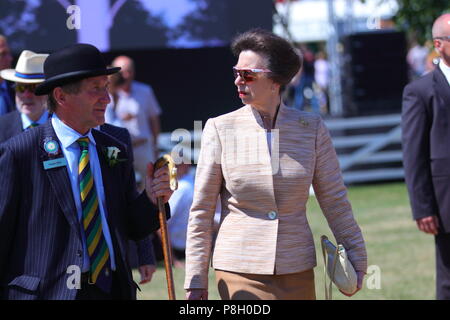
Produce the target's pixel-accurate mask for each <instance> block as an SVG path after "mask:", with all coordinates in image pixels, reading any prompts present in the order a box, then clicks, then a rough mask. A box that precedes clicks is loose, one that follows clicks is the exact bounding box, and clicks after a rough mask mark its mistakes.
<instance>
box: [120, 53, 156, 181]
mask: <svg viewBox="0 0 450 320" xmlns="http://www.w3.org/2000/svg"><path fill="white" fill-rule="evenodd" d="M112 65H113V66H114V67H120V68H121V76H122V77H123V84H122V85H121V86H120V87H119V90H118V91H117V93H118V99H117V102H116V105H115V113H116V116H117V118H118V119H120V120H121V122H122V124H123V125H124V126H125V128H127V129H128V131H129V132H130V134H131V137H132V139H133V140H132V141H133V152H134V161H135V162H134V168H135V170H136V172H137V173H139V175H140V176H141V177H145V175H146V170H147V163H148V162H153V161H155V160H156V159H157V157H158V148H157V141H158V135H159V132H160V120H159V115H160V114H161V108H160V106H159V103H158V101H157V100H156V97H155V95H154V93H153V89H152V88H151V87H150V86H149V85H147V84H144V83H141V82H138V81H136V80H134V78H135V65H134V62H133V60H132V59H131V58H129V57H127V56H119V57H117V58H115V59H114V61H113V62H112ZM141 188H142V185H141V187H140V189H141Z"/></svg>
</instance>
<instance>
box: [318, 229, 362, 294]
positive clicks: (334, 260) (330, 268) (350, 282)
mask: <svg viewBox="0 0 450 320" xmlns="http://www.w3.org/2000/svg"><path fill="white" fill-rule="evenodd" d="M320 242H321V244H322V253H323V259H324V265H325V266H324V274H325V299H327V300H331V284H332V283H334V284H335V285H336V287H338V288H339V289H340V290H341V291H343V292H345V293H348V294H350V293H353V292H355V291H356V288H357V276H356V271H355V269H354V268H353V265H352V263H351V262H350V260H349V259H348V257H347V252H346V251H345V248H344V246H343V245H341V244H338V246H337V248H336V246H335V245H334V244H333V243H332V242H331V241H330V240H328V238H327V237H326V236H322V237H321V238H320ZM327 274H328V277H329V279H330V283H329V285H328V286H327Z"/></svg>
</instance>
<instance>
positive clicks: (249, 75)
mask: <svg viewBox="0 0 450 320" xmlns="http://www.w3.org/2000/svg"><path fill="white" fill-rule="evenodd" d="M268 72H272V71H270V70H268V69H251V68H242V69H241V68H236V67H233V74H234V78H235V79H236V78H237V77H238V76H239V77H241V79H244V81H245V82H252V81H255V80H256V79H257V77H258V74H261V73H268Z"/></svg>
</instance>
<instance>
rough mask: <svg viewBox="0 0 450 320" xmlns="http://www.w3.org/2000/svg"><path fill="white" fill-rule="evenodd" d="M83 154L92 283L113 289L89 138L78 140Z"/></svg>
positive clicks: (81, 175)
mask: <svg viewBox="0 0 450 320" xmlns="http://www.w3.org/2000/svg"><path fill="white" fill-rule="evenodd" d="M77 142H78V144H79V145H80V149H81V155H80V161H79V162H78V181H79V184H80V194H81V207H82V211H83V228H84V234H85V237H86V246H87V248H88V253H89V261H90V263H91V267H90V277H89V280H90V283H92V284H96V286H97V287H99V288H100V289H102V290H103V291H105V292H109V291H110V290H111V276H110V272H109V269H110V265H111V262H110V257H109V249H108V245H107V243H106V240H105V237H104V235H103V228H102V217H101V215H100V210H99V207H98V198H97V192H96V190H95V185H94V177H93V176H92V172H91V168H90V165H89V151H88V150H89V138H87V137H85V138H80V139H78V140H77Z"/></svg>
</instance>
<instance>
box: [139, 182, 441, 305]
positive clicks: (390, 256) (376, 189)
mask: <svg viewBox="0 0 450 320" xmlns="http://www.w3.org/2000/svg"><path fill="white" fill-rule="evenodd" d="M349 197H350V201H351V203H352V206H353V212H354V215H355V218H356V220H357V221H358V223H359V225H360V227H361V229H362V231H363V235H364V238H365V241H366V246H367V253H368V260H369V266H371V265H375V266H378V267H379V270H380V271H381V272H380V279H381V282H380V288H379V289H377V288H373V287H374V286H375V285H376V281H375V280H374V279H375V278H374V276H375V274H372V275H371V274H368V276H366V278H365V280H364V286H363V289H362V290H361V291H360V292H358V293H357V294H356V295H355V296H353V297H352V298H347V297H345V296H344V295H342V294H341V293H339V292H338V291H337V290H336V289H335V288H334V289H333V299H335V300H346V299H360V300H380V299H389V300H392V299H401V300H403V299H407V300H414V299H434V297H435V284H434V283H435V271H434V269H435V262H434V238H433V237H432V236H430V235H425V234H423V233H421V232H420V231H419V230H418V229H417V227H416V224H415V222H414V221H413V220H412V218H411V209H410V206H409V200H408V195H407V191H406V186H405V184H404V183H387V184H376V185H367V186H366V185H364V186H353V187H350V188H349ZM308 220H309V223H310V225H311V228H312V231H313V234H314V237H315V241H316V257H317V262H318V265H317V267H316V268H315V269H314V270H315V277H316V295H317V299H324V283H323V282H324V274H323V258H322V253H321V251H320V242H319V241H320V236H321V235H322V234H325V235H327V236H328V237H330V238H331V239H334V238H333V236H332V233H331V231H330V230H329V228H328V225H327V222H326V220H325V218H324V216H323V215H322V212H321V211H320V208H319V205H318V203H317V201H316V199H315V198H314V197H311V199H310V201H309V202H308ZM134 276H135V279H136V280H138V279H139V275H138V273H137V272H134ZM209 279H210V281H209V284H210V285H209V298H210V299H211V300H216V299H220V298H219V295H218V293H217V288H216V287H215V281H214V274H213V272H212V271H210V277H209ZM183 280H184V270H183V269H174V281H175V289H176V296H177V299H178V300H181V299H184V298H185V294H184V290H183ZM368 280H369V281H368ZM136 282H138V281H136ZM141 289H142V292H138V299H150V300H166V299H167V285H166V278H165V271H164V267H163V266H162V265H160V266H159V267H158V270H157V271H156V272H155V274H154V276H153V279H152V282H151V283H149V284H146V285H143V286H142V287H141Z"/></svg>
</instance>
